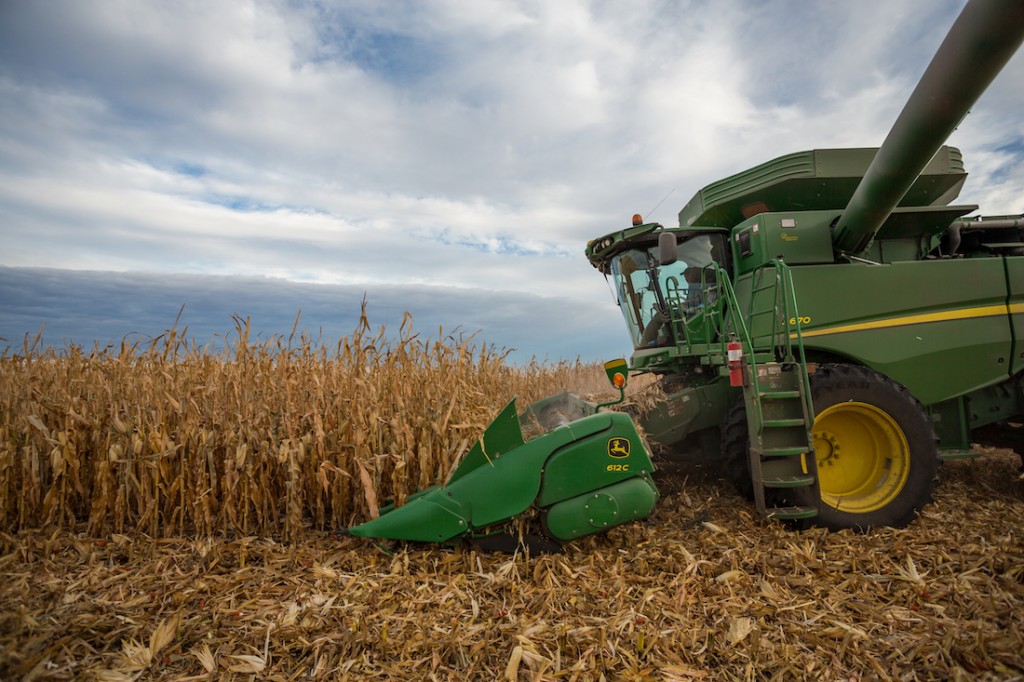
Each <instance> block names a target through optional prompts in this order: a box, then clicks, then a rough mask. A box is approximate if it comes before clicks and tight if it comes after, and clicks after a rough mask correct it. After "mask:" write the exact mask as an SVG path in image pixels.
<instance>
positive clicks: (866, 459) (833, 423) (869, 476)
mask: <svg viewBox="0 0 1024 682" xmlns="http://www.w3.org/2000/svg"><path fill="white" fill-rule="evenodd" d="M813 436H814V450H815V453H816V455H817V460H818V484H819V487H820V488H821V500H822V502H824V503H825V504H827V505H829V506H830V507H833V508H835V509H838V510H839V511H843V512H848V513H852V514H865V513H867V512H872V511H875V510H877V509H881V508H883V507H885V506H886V505H887V504H889V503H890V502H892V501H893V499H895V498H896V496H897V495H899V493H900V491H901V490H903V486H904V485H906V483H907V477H908V475H909V474H910V446H909V445H908V444H907V437H906V436H905V435H903V430H902V429H901V428H900V427H899V425H898V424H897V423H896V421H895V420H893V418H892V417H890V416H889V415H888V414H887V413H886V412H884V411H883V410H880V409H878V408H877V407H875V406H874V405H869V404H867V403H858V402H852V401H851V402H847V403H838V404H836V405H832V406H831V407H829V408H827V409H825V410H823V411H822V412H821V413H820V414H819V415H818V416H817V417H816V418H815V420H814V429H813Z"/></svg>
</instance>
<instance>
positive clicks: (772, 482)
mask: <svg viewBox="0 0 1024 682" xmlns="http://www.w3.org/2000/svg"><path fill="white" fill-rule="evenodd" d="M761 485H763V486H764V487H765V488H803V487H806V486H809V485H814V476H780V477H778V478H766V479H764V480H763V481H761Z"/></svg>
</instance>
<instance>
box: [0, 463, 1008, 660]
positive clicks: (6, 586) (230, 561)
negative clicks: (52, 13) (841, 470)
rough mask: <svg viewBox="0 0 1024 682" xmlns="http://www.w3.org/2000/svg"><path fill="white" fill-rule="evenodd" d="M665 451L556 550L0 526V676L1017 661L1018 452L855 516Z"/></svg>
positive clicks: (961, 469)
mask: <svg viewBox="0 0 1024 682" xmlns="http://www.w3.org/2000/svg"><path fill="white" fill-rule="evenodd" d="M660 464H661V466H662V470H661V472H660V474H659V485H660V487H661V488H662V491H663V493H664V497H663V499H662V502H661V503H660V505H659V506H658V508H657V509H656V512H655V514H654V516H653V517H652V518H651V519H650V520H649V521H648V522H645V523H638V524H632V525H629V526H626V527H622V528H618V529H614V530H613V531H612V532H610V533H607V534H605V535H601V536H597V537H592V538H587V539H584V540H582V541H578V542H575V543H572V544H570V545H569V546H567V548H566V552H565V553H564V554H562V555H546V556H540V557H527V556H522V555H517V556H508V555H495V554H482V553H478V552H476V551H474V550H468V549H457V550H445V549H436V548H425V549H424V548H408V547H404V548H397V550H396V552H395V553H394V554H393V555H389V554H387V553H385V552H384V551H382V550H381V549H378V548H376V547H374V546H373V545H372V544H370V543H368V542H365V541H361V540H359V541H357V540H355V539H351V538H347V539H340V538H338V537H336V536H334V535H332V534H330V533H327V532H324V531H320V530H315V529H310V530H308V531H307V532H306V533H305V534H304V538H303V539H302V540H301V541H295V542H291V543H287V544H282V543H281V542H275V541H272V540H270V539H266V538H258V537H245V538H239V537H236V538H221V539H178V538H149V537H146V536H145V535H142V534H134V535H132V536H128V535H120V534H113V535H106V536H104V537H98V538H93V537H88V536H86V535H85V534H84V533H83V534H74V533H71V532H68V531H66V530H57V531H48V532H45V533H44V532H40V531H28V530H23V531H19V532H18V533H17V534H16V535H9V534H4V535H0V549H2V552H0V554H2V556H0V574H2V576H3V579H2V581H0V679H3V680H14V679H27V680H37V679H100V680H121V679H124V680H127V679H224V680H230V679H253V678H254V676H255V678H257V679H274V680H286V679H309V678H313V679H360V678H369V677H372V678H374V679H436V680H462V679H480V680H496V679H511V680H535V679H536V680H594V679H601V678H604V679H609V680H646V679H650V680H691V679H709V680H710V679H715V680H717V679H722V680H733V679H736V680H740V679H743V680H755V679H780V680H791V679H826V680H839V679H854V680H859V679H883V680H885V679H900V680H932V679H934V680H946V679H965V680H966V679H970V680H976V679H1000V680H1003V679H1022V678H1024V480H1022V479H1021V477H1020V474H1019V471H1018V467H1019V465H1020V460H1019V458H1018V457H1017V456H1016V455H1013V454H1012V453H1010V452H1009V451H996V450H986V451H983V453H982V457H981V458H980V459H979V460H975V461H968V462H953V463H947V464H945V465H943V467H942V470H941V477H942V479H941V482H940V484H939V487H938V490H937V493H936V502H935V503H934V504H932V505H930V506H928V507H927V508H926V509H925V511H924V513H923V514H922V515H921V517H920V518H919V519H918V520H917V522H916V523H914V524H913V525H912V526H911V527H909V528H907V529H904V530H879V531H875V532H872V533H868V534H855V533H850V532H846V531H844V532H840V533H827V532H824V531H821V530H810V531H803V532H794V531H789V530H786V529H784V528H783V527H782V526H781V525H779V524H776V523H772V522H768V521H765V520H762V519H760V518H757V517H755V515H754V513H753V510H752V508H751V506H750V505H749V504H748V503H746V502H745V501H743V500H742V499H741V498H739V497H737V496H736V495H734V494H733V493H732V492H731V490H730V489H729V487H728V486H727V485H726V484H725V483H724V482H721V481H718V480H715V479H714V477H712V476H709V475H704V474H702V473H701V468H700V467H696V468H695V467H687V468H682V467H680V466H675V465H671V464H667V463H665V462H660ZM705 468H707V467H705ZM684 474H685V475H686V476H687V479H686V480H685V481H684V480H683V476H684ZM83 527H84V526H83Z"/></svg>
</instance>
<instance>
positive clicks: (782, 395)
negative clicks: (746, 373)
mask: <svg viewBox="0 0 1024 682" xmlns="http://www.w3.org/2000/svg"><path fill="white" fill-rule="evenodd" d="M760 396H761V398H762V400H783V399H786V398H799V397H800V391H761V393H760Z"/></svg>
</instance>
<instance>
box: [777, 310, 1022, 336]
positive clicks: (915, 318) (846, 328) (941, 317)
mask: <svg viewBox="0 0 1024 682" xmlns="http://www.w3.org/2000/svg"><path fill="white" fill-rule="evenodd" d="M1016 314H1024V303H1011V304H1010V305H987V306H982V307H980V308H963V309H961V310H943V311H942V312H939V313H922V314H920V315H907V316H906V317H892V318H889V319H887V320H873V321H871V322H861V323H859V324H843V325H839V326H838V327H826V328H824V329H812V330H809V331H805V332H803V337H804V338H805V339H806V338H807V337H810V336H825V335H826V334H843V333H846V332H861V331H866V330H869V329H887V328H889V327H905V326H908V325H912V324H927V323H929V322H949V321H950V320H969V319H972V318H975V317H998V316H1000V315H1016ZM791 336H792V337H793V338H796V334H791Z"/></svg>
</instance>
